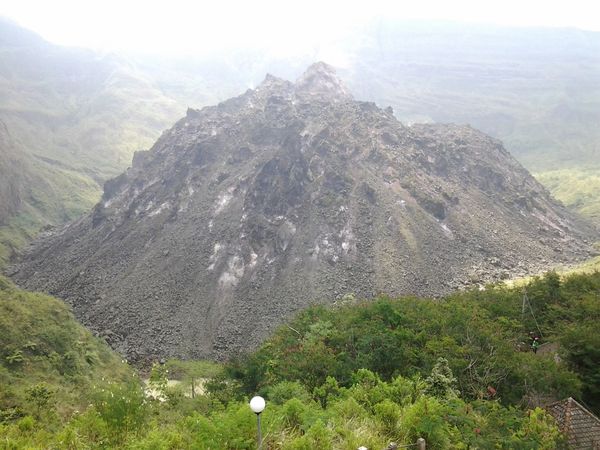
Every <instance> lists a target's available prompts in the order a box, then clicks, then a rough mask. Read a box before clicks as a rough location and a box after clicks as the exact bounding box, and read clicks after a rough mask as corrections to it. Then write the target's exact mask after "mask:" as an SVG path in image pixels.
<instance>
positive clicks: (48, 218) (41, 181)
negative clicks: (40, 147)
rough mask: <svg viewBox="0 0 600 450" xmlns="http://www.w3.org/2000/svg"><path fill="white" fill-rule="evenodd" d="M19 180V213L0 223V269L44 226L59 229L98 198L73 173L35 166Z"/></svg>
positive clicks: (91, 184) (93, 187)
mask: <svg viewBox="0 0 600 450" xmlns="http://www.w3.org/2000/svg"><path fill="white" fill-rule="evenodd" d="M30 167H33V168H34V169H32V170H31V171H29V172H28V171H26V172H25V173H24V174H23V178H22V180H21V182H22V184H23V185H24V187H23V189H22V194H21V199H20V200H21V205H20V207H19V211H18V212H17V213H16V214H14V215H12V216H11V217H10V218H9V219H8V220H7V221H6V223H5V224H2V223H0V268H1V267H4V266H5V265H6V264H7V263H8V262H9V260H10V258H11V257H12V256H13V255H14V254H15V253H18V251H19V249H21V248H23V247H24V246H25V245H26V244H27V243H28V242H30V241H31V240H32V238H33V237H35V235H36V234H37V233H38V232H39V231H40V229H43V228H44V227H47V226H58V225H62V224H64V223H66V222H68V221H69V220H72V219H74V218H76V217H78V216H80V215H81V214H83V213H84V212H85V211H87V210H89V209H90V208H91V207H92V206H93V205H94V204H95V203H96V202H97V201H98V200H99V198H100V194H101V191H100V188H99V186H98V185H97V184H96V183H95V182H93V181H92V180H90V179H89V178H86V177H84V176H82V175H80V174H78V173H76V172H74V171H70V170H65V169H57V168H52V167H48V166H46V165H45V164H43V163H40V164H34V165H32V166H30Z"/></svg>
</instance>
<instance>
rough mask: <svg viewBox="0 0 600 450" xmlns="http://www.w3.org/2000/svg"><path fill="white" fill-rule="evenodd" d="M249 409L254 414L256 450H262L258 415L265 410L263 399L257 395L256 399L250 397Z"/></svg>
mask: <svg viewBox="0 0 600 450" xmlns="http://www.w3.org/2000/svg"><path fill="white" fill-rule="evenodd" d="M250 409H251V410H252V412H253V413H254V414H256V426H257V429H258V434H257V447H258V450H261V449H262V436H261V434H260V413H261V412H263V411H264V409H265V399H264V398H262V397H260V396H258V395H257V396H256V397H252V400H250Z"/></svg>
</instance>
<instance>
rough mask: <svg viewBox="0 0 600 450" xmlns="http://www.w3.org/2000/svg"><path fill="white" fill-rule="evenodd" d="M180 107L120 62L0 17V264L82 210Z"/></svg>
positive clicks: (152, 138)
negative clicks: (65, 44)
mask: <svg viewBox="0 0 600 450" xmlns="http://www.w3.org/2000/svg"><path fill="white" fill-rule="evenodd" d="M184 112H185V106H183V105H180V104H178V103H177V102H175V101H174V100H172V99H170V98H169V97H167V96H165V95H164V94H163V93H162V92H161V91H160V89H158V88H156V87H155V86H153V84H152V82H151V81H149V80H147V79H146V78H145V76H144V75H143V74H141V73H139V72H138V71H137V69H135V68H134V67H133V66H132V65H131V64H130V63H128V62H127V61H125V60H123V59H121V58H119V57H117V56H115V55H104V54H98V53H95V52H92V51H89V50H84V49H78V48H69V47H60V46H55V45H52V44H50V43H48V42H46V41H44V40H43V39H41V38H40V37H39V36H37V35H35V34H34V33H32V32H29V31H27V30H24V29H22V28H20V27H19V26H18V25H16V24H14V23H13V22H11V21H9V20H7V19H3V18H0V122H1V126H0V128H1V129H0V174H1V176H0V203H2V204H3V205H11V208H10V209H9V208H4V207H0V266H2V265H3V264H5V263H6V260H7V259H8V258H9V257H10V256H11V255H12V254H14V253H15V252H16V251H18V249H19V248H21V247H22V246H23V245H24V243H26V242H28V241H29V240H30V239H31V238H32V237H33V236H35V234H37V232H38V231H39V230H40V229H42V228H44V227H46V226H48V225H50V226H54V225H62V224H64V223H65V222H67V221H69V220H72V219H73V218H75V217H78V216H79V215H80V214H81V213H82V212H84V211H87V210H88V209H89V208H90V207H91V206H92V205H93V204H94V203H96V202H97V201H98V199H99V198H100V194H101V191H102V185H103V183H104V181H106V180H107V179H109V178H112V177H114V176H116V175H118V174H119V173H121V172H122V171H123V170H124V169H125V168H127V167H128V166H129V164H130V162H131V157H132V155H133V153H134V152H135V151H137V150H142V149H146V148H148V147H150V146H151V145H152V144H153V143H154V141H155V140H156V138H157V137H158V136H159V134H160V132H161V131H162V130H163V129H165V128H167V127H168V126H170V125H171V123H172V122H174V121H175V120H176V119H177V118H179V117H180V116H181V115H182V114H183V113H184ZM3 186H4V187H3ZM6 186H8V187H9V188H10V189H8V188H6ZM9 196H10V201H7V199H9Z"/></svg>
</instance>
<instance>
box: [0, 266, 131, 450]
mask: <svg viewBox="0 0 600 450" xmlns="http://www.w3.org/2000/svg"><path fill="white" fill-rule="evenodd" d="M132 376H133V374H132V371H131V369H130V368H129V367H128V366H127V365H126V364H124V363H123V362H122V360H121V358H120V357H119V356H118V355H116V354H115V353H114V352H113V351H112V350H110V349H109V348H108V346H107V345H106V344H105V343H104V342H102V341H100V339H98V338H95V337H93V336H92V334H91V333H90V332H89V331H88V330H86V329H85V328H84V327H83V326H82V325H80V324H79V323H78V322H76V321H75V319H74V317H73V315H72V313H71V312H70V310H69V308H67V307H66V306H65V305H64V304H63V303H62V302H61V301H59V300H57V299H55V298H52V297H49V296H47V295H43V294H36V293H29V292H26V291H22V290H20V289H18V288H16V287H15V286H14V285H13V284H12V283H11V282H10V281H8V280H7V279H6V278H3V277H0V424H6V423H19V424H21V425H20V426H21V427H29V426H30V425H31V426H32V427H37V426H36V425H33V424H35V423H37V422H39V423H40V424H43V428H44V432H45V433H52V430H57V429H59V428H60V427H61V426H62V425H63V424H64V423H65V422H66V421H68V420H70V419H71V418H72V417H73V415H74V414H76V411H83V410H85V409H86V408H87V407H88V404H89V403H90V402H91V401H92V400H93V397H94V395H95V394H94V387H95V386H100V385H104V384H105V381H104V380H111V381H112V382H115V383H123V382H125V381H126V380H132V379H133V378H132ZM28 424H29V425H28ZM0 430H1V431H0V434H2V433H3V432H4V431H5V430H4V429H3V428H2V425H0ZM5 442H6V441H5ZM1 445H4V444H1ZM1 448H15V447H10V446H9V447H1ZM16 448H23V447H21V446H17V447H16Z"/></svg>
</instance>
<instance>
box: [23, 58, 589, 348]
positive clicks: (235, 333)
mask: <svg viewBox="0 0 600 450" xmlns="http://www.w3.org/2000/svg"><path fill="white" fill-rule="evenodd" d="M592 232H593V230H591V229H590V228H588V227H587V225H586V224H583V223H580V222H578V221H577V220H576V219H575V218H574V217H572V216H571V215H570V214H569V213H568V212H567V211H566V210H565V209H564V208H563V207H562V206H561V205H559V204H557V203H556V202H555V201H554V200H553V199H552V198H550V196H549V195H548V193H547V192H546V191H545V190H544V189H543V188H542V186H541V185H540V184H538V183H537V182H536V181H535V180H534V179H533V178H532V177H531V176H530V175H529V173H528V172H527V171H526V170H525V169H523V168H522V167H521V166H520V165H519V164H518V163H517V162H516V161H515V160H514V159H513V158H512V157H511V156H510V155H509V154H508V153H507V152H506V150H505V149H504V148H503V147H502V145H501V144H500V142H498V141H496V140H494V139H492V138H490V137H488V136H486V135H484V134H482V133H480V132H478V131H476V130H474V129H472V128H469V127H464V126H457V125H419V126H412V127H406V126H404V125H402V124H401V123H399V122H398V121H397V120H396V119H395V118H394V116H393V115H392V113H391V111H390V110H382V109H379V108H378V107H377V106H375V104H373V103H365V102H357V101H354V100H353V99H352V97H351V96H350V95H349V94H348V92H347V90H346V89H345V88H344V87H343V86H342V85H341V84H340V83H339V81H338V80H337V78H336V77H335V74H334V73H333V71H332V70H331V69H330V68H329V67H328V66H326V65H324V64H322V63H319V64H316V65H314V66H312V67H311V68H309V69H308V71H307V72H306V73H305V74H304V75H303V76H302V77H301V79H300V80H299V81H298V82H297V83H296V84H294V83H290V82H288V81H284V80H281V79H278V78H275V77H273V76H267V78H266V79H265V81H264V82H263V83H262V84H261V85H260V86H259V87H258V88H256V89H255V90H249V91H247V92H246V93H245V94H243V95H241V96H240V97H237V98H233V99H231V100H228V101H226V102H223V103H221V104H219V105H217V106H213V107H207V108H203V109H202V110H199V111H197V110H189V111H188V114H187V116H186V117H185V118H183V119H181V120H180V121H179V122H178V123H177V124H175V126H174V127H173V128H172V129H171V130H169V131H167V132H165V133H163V135H162V136H161V138H160V139H159V140H158V142H156V144H155V145H154V147H153V148H152V149H151V150H150V151H149V152H143V153H139V154H136V156H135V158H134V163H133V167H132V168H130V169H129V170H128V171H127V172H126V173H125V174H123V175H121V176H119V177H117V178H115V179H114V180H111V181H109V182H108V183H106V186H105V193H104V197H103V198H102V201H101V202H100V203H99V204H98V205H97V206H96V207H95V209H94V210H93V211H92V212H91V213H90V214H88V215H87V216H85V217H83V218H82V219H80V220H79V221H77V222H74V223H72V224H70V225H69V226H67V227H66V228H64V229H63V230H62V231H60V232H59V233H58V234H55V235H53V236H51V237H49V238H46V239H44V240H41V241H38V242H37V243H36V244H35V245H34V246H33V247H32V248H31V250H30V252H29V254H28V255H27V256H26V257H25V259H24V261H23V262H22V264H21V265H20V267H18V269H19V270H18V271H17V272H16V275H15V278H16V280H17V281H18V282H19V283H20V284H21V285H24V286H26V287H28V288H32V289H42V290H46V291H49V292H51V293H52V294H55V295H57V296H59V297H62V298H63V299H65V300H67V301H68V302H69V303H70V304H72V305H73V308H74V311H75V313H76V315H77V316H78V317H79V318H80V319H82V320H83V322H84V323H86V324H88V325H89V326H91V327H92V328H93V329H95V330H97V331H98V333H99V334H104V335H107V336H109V337H110V341H111V344H112V345H113V346H114V347H115V348H117V349H118V350H120V351H121V352H123V353H124V354H126V355H128V356H129V357H131V358H148V357H158V356H161V357H162V356H167V355H169V356H188V357H189V356H195V357H213V358H215V357H216V358H220V357H224V356H227V355H231V354H233V353H235V352H237V351H239V350H244V349H248V348H252V347H253V346H256V345H257V344H258V343H259V342H260V341H261V339H263V338H264V337H265V335H266V334H267V333H269V332H270V331H272V330H273V328H274V327H275V326H276V325H278V324H279V323H281V322H282V321H283V320H284V319H285V318H286V317H288V316H289V315H291V314H292V313H294V312H295V311H297V310H298V309H300V308H302V307H304V306H306V305H308V304H309V303H311V302H315V301H316V302H332V301H334V300H336V299H337V298H341V297H342V296H343V295H345V294H347V293H354V294H355V295H356V296H358V297H371V296H373V295H375V294H377V293H380V292H386V293H389V294H391V295H397V294H418V295H439V294H443V293H446V292H449V291H450V290H452V289H455V288H457V287H460V286H463V285H464V284H466V283H469V282H482V281H486V280H491V279H494V278H498V277H506V276H509V275H511V274H522V273H526V272H527V271H528V270H536V269H539V268H541V267H543V266H545V265H547V264H549V263H552V262H564V261H571V260H573V259H576V258H579V257H584V256H586V255H587V252H588V251H589V248H588V247H587V245H586V244H585V239H586V237H587V236H588V235H590V234H591V233H592Z"/></svg>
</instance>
